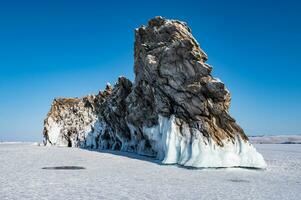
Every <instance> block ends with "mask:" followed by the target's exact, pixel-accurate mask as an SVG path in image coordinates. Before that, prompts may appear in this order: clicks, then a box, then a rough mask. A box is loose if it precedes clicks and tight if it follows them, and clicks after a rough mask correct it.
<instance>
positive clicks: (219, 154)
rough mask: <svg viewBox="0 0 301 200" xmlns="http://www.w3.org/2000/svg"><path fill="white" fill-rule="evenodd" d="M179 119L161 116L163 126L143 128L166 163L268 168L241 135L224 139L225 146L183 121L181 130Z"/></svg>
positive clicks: (159, 156) (160, 122)
mask: <svg viewBox="0 0 301 200" xmlns="http://www.w3.org/2000/svg"><path fill="white" fill-rule="evenodd" d="M176 120H177V119H176V118H175V116H171V117H170V118H165V117H162V116H159V125H157V126H154V127H150V128H145V127H144V128H143V132H144V134H146V135H147V136H148V138H149V139H150V140H151V141H153V142H151V145H152V147H153V149H155V150H156V151H157V152H158V156H157V158H158V159H160V160H163V161H162V163H164V164H180V165H184V166H187V167H235V166H241V167H255V168H265V167H266V163H265V161H264V159H263V157H262V155H261V154H259V153H258V152H257V151H256V149H255V148H254V147H253V146H252V145H251V144H250V143H248V142H245V141H244V140H243V139H241V138H240V137H239V136H237V137H236V139H235V141H234V143H233V142H232V141H226V140H225V141H223V144H224V147H220V146H218V145H217V144H216V143H215V142H214V141H213V140H211V139H209V140H208V139H207V138H206V137H204V136H203V134H202V133H200V132H199V131H198V130H196V129H194V130H192V131H191V128H189V126H188V125H187V124H184V123H183V124H182V129H181V130H180V127H179V126H178V125H177V123H176Z"/></svg>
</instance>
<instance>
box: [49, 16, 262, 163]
mask: <svg viewBox="0 0 301 200" xmlns="http://www.w3.org/2000/svg"><path fill="white" fill-rule="evenodd" d="M206 61H207V55H206V54H205V53H204V51H202V50H201V48H200V46H199V44H198V43H197V41H196V40H195V39H194V38H193V36H192V34H191V30H190V28H189V27H188V26H187V25H186V23H184V22H180V21H176V20H167V19H164V18H162V17H156V18H154V19H151V20H150V21H149V22H148V25H147V26H142V27H140V28H138V29H136V30H135V66H134V70H135V75H136V77H135V82H134V83H131V81H130V80H128V79H126V78H124V77H120V78H119V79H118V81H117V83H116V84H115V85H114V87H111V86H110V85H108V86H107V87H106V89H105V91H103V92H100V93H99V94H97V95H90V96H87V97H84V98H82V99H56V100H54V102H53V104H52V107H51V109H50V112H49V113H48V115H47V118H46V120H45V128H44V138H45V144H49V145H63V146H78V147H84V148H92V149H113V150H122V151H131V152H137V153H139V154H143V155H148V156H153V157H156V158H157V159H160V160H162V162H163V163H166V164H174V163H177V164H180V165H184V166H192V167H232V166H244V167H258V168H264V167H265V166H266V164H265V162H264V160H263V158H262V156H261V155H260V154H259V153H258V152H257V151H256V150H255V148H254V147H253V146H252V145H251V144H250V143H249V142H248V138H247V136H246V135H245V133H244V131H243V129H242V128H240V126H239V125H238V124H237V123H236V122H235V120H234V119H233V118H232V117H231V116H230V115H229V112H228V109H229V106H230V100H231V97H230V93H229V91H228V90H227V89H226V87H225V85H224V84H223V83H222V82H221V81H220V80H219V79H217V78H214V77H212V76H211V70H212V67H211V66H210V65H208V64H207V63H206Z"/></svg>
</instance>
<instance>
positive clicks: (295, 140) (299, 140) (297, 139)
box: [249, 135, 301, 144]
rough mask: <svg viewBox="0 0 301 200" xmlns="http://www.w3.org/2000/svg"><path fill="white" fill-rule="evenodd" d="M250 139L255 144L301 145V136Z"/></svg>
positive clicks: (251, 137) (263, 136)
mask: <svg viewBox="0 0 301 200" xmlns="http://www.w3.org/2000/svg"><path fill="white" fill-rule="evenodd" d="M249 139H250V141H251V142H252V143H255V144H301V135H262V136H249Z"/></svg>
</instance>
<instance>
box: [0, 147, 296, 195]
mask: <svg viewBox="0 0 301 200" xmlns="http://www.w3.org/2000/svg"><path fill="white" fill-rule="evenodd" d="M255 146H256V148H257V150H258V151H259V152H260V153H262V154H263V156H264V158H265V160H266V162H267V164H268V168H267V170H251V169H241V168H232V169H186V168H181V167H179V166H175V165H170V166H168V165H160V164H158V163H157V162H156V161H154V160H152V159H150V158H147V157H142V156H137V155H134V154H130V153H120V152H111V151H105V152H95V151H88V150H83V149H77V148H59V147H43V146H36V145H33V144H29V143H26V144H23V143H2V144H0V199H1V200H6V199H9V200H12V199H15V200H20V199H21V200H22V199H39V200H41V199H53V200H60V199H66V200H67V199H70V200H71V199H72V200H73V199H74V200H75V199H89V200H92V199H139V200H140V199H245V200H246V199H290V200H292V199H296V200H297V199H298V200H299V199H301V193H300V191H301V145H300V144H256V145H255Z"/></svg>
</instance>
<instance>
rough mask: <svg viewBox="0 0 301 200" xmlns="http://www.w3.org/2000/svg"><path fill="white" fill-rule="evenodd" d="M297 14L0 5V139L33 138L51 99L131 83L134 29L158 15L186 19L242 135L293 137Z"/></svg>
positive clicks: (244, 5)
mask: <svg viewBox="0 0 301 200" xmlns="http://www.w3.org/2000/svg"><path fill="white" fill-rule="evenodd" d="M300 10H301V3H299V2H298V1H290V0H287V1H231V0H230V1H214V0H213V1H201V0H199V1H191V0H185V1H177V0H173V1H157V0H152V1H119V2H118V1H103V2H102V1H89V0H85V1H63V0H61V1H58V0H52V1H50V0H49V1H46V0H44V1H31V0H28V1H14V0H11V1H2V0H0V94H1V96H0V97H1V98H0V140H11V141H13V140H23V141H32V140H36V141H39V140H41V139H42V128H43V119H44V118H45V116H46V114H47V112H48V110H49V108H50V105H51V102H52V100H53V98H54V97H58V96H60V97H81V96H84V95H86V94H91V93H97V92H98V90H99V89H103V88H104V86H105V84H106V83H107V82H110V83H114V82H115V80H116V79H117V77H118V76H120V75H125V76H127V77H129V78H130V79H131V80H133V78H134V74H133V48H134V47H133V43H134V32H133V30H134V28H136V27H138V26H140V25H142V24H146V23H147V21H148V19H150V18H152V17H154V16H157V15H161V16H165V17H166V18H173V19H180V20H183V21H186V22H187V23H188V25H189V26H190V27H191V29H192V31H193V34H194V36H195V38H196V39H197V40H198V41H199V43H200V45H201V47H202V48H203V49H204V51H205V52H206V53H207V54H208V56H209V60H208V63H209V64H211V65H212V66H213V67H214V68H213V69H214V71H213V74H214V76H217V77H219V78H220V79H221V80H223V81H224V82H225V84H226V86H227V87H228V89H229V90H230V92H231V93H232V106H231V110H230V112H231V114H232V116H233V117H234V118H236V119H237V121H238V123H239V124H240V125H241V126H242V127H243V128H244V129H245V131H246V132H247V133H248V134H250V135H255V134H301V120H300V118H299V117H300V113H301V104H300V100H301V78H300V74H301V66H300V57H301V14H300Z"/></svg>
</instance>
